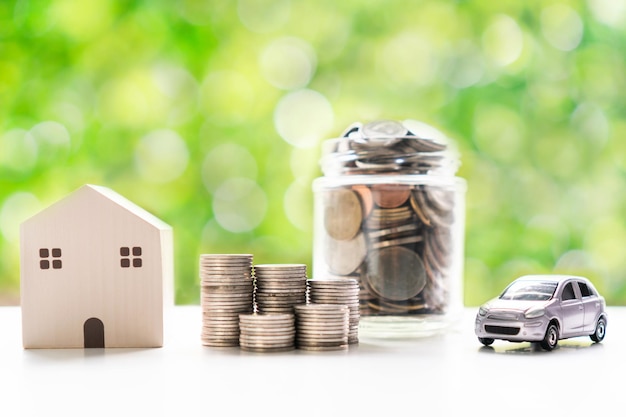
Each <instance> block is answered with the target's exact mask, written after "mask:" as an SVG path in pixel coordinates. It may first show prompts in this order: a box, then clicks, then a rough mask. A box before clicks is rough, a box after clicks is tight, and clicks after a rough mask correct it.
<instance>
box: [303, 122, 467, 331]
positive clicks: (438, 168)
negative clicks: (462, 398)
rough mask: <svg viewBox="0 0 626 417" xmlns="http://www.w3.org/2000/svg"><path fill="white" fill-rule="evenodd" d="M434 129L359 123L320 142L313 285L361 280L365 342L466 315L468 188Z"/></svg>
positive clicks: (440, 326) (438, 327)
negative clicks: (333, 280) (323, 281)
mask: <svg viewBox="0 0 626 417" xmlns="http://www.w3.org/2000/svg"><path fill="white" fill-rule="evenodd" d="M453 145H454V144H453V142H452V141H450V140H449V139H448V138H447V137H445V135H443V134H442V133H441V132H440V131H439V130H437V129H435V128H433V127H432V126H429V125H427V124H424V123H421V122H418V121H415V120H406V121H403V122H398V121H391V120H381V121H375V122H371V123H366V124H361V123H355V124H353V125H351V126H349V127H348V128H347V129H346V130H345V132H344V133H343V134H342V135H341V136H340V137H339V138H335V139H329V140H326V141H324V142H323V144H322V156H321V159H320V165H321V169H322V172H323V174H324V175H323V176H321V177H319V178H316V179H315V180H314V181H313V192H314V229H313V240H314V242H313V278H314V279H315V278H324V279H327V278H336V279H346V278H352V279H356V280H357V281H358V282H359V287H360V291H359V306H360V324H359V335H360V338H362V339H363V338H368V337H371V338H411V337H421V336H427V335H432V334H435V333H440V332H442V331H445V330H446V329H449V328H450V326H451V325H453V324H454V323H455V322H456V321H457V320H458V319H459V317H460V314H461V312H462V308H463V258H464V229H465V191H466V188H467V186H466V182H465V180H464V179H462V178H459V177H457V176H456V172H457V170H458V167H459V164H460V163H459V156H458V153H457V152H456V149H455V147H454V146H453Z"/></svg>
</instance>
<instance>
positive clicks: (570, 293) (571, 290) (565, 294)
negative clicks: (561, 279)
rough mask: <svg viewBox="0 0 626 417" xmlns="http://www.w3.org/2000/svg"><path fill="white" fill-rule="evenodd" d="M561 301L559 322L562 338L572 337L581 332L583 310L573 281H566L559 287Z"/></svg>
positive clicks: (578, 290)
mask: <svg viewBox="0 0 626 417" xmlns="http://www.w3.org/2000/svg"><path fill="white" fill-rule="evenodd" d="M559 298H560V300H561V322H562V323H563V329H562V331H561V336H562V337H564V338H565V337H572V336H576V335H578V334H581V333H582V332H583V328H584V318H585V309H584V307H583V303H582V300H581V297H580V289H579V288H578V285H574V281H568V282H566V283H565V285H563V287H561V293H560V295H559Z"/></svg>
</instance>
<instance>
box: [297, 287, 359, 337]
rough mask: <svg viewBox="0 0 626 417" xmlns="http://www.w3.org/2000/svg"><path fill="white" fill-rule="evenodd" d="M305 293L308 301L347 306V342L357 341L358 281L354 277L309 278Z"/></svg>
mask: <svg viewBox="0 0 626 417" xmlns="http://www.w3.org/2000/svg"><path fill="white" fill-rule="evenodd" d="M307 295H308V301H309V302H310V303H314V304H338V305H346V306H348V308H349V310H350V316H349V318H350V328H349V332H348V343H349V344H355V343H359V317H360V314H359V282H358V281H357V280H356V279H352V278H344V279H341V278H340V279H310V280H308V281H307Z"/></svg>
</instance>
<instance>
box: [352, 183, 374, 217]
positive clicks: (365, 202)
mask: <svg viewBox="0 0 626 417" xmlns="http://www.w3.org/2000/svg"><path fill="white" fill-rule="evenodd" d="M352 189H353V190H354V192H356V193H357V195H358V196H359V199H360V200H361V207H362V209H363V213H362V214H363V218H364V219H366V218H367V217H368V216H369V215H370V213H371V212H372V209H373V208H374V198H373V197H372V191H371V190H370V189H369V187H367V186H365V185H362V184H361V185H353V186H352Z"/></svg>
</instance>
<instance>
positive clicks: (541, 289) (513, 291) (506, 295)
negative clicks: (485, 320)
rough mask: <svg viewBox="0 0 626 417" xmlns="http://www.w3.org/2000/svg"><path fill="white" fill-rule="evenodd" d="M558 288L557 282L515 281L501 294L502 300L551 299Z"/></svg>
mask: <svg viewBox="0 0 626 417" xmlns="http://www.w3.org/2000/svg"><path fill="white" fill-rule="evenodd" d="M554 290H556V282H546V281H515V282H513V283H512V284H511V285H509V286H508V287H507V289H506V290H504V292H503V293H502V295H500V299H501V300H533V301H546V300H549V299H550V298H551V297H552V295H553V294H554Z"/></svg>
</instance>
